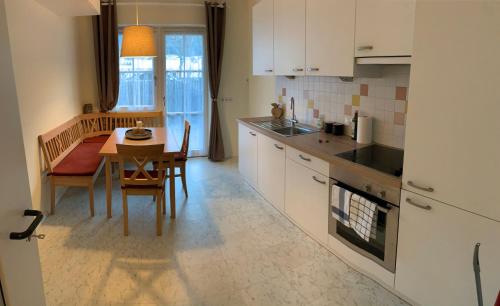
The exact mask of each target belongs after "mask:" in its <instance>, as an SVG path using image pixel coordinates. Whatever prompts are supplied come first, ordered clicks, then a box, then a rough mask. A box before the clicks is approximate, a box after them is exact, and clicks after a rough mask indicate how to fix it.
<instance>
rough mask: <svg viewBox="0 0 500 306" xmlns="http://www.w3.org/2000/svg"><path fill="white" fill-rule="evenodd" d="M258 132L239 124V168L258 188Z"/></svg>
mask: <svg viewBox="0 0 500 306" xmlns="http://www.w3.org/2000/svg"><path fill="white" fill-rule="evenodd" d="M258 135H259V134H258V133H257V132H256V131H254V130H252V129H250V128H248V127H247V126H246V125H244V124H241V123H240V124H238V139H239V140H238V151H239V160H238V168H239V170H240V173H241V175H242V176H243V177H244V178H245V179H246V180H247V182H248V183H249V184H250V185H252V187H253V188H256V189H257V188H258V184H257V166H258V160H257V153H258V152H257V144H258V142H257V137H258Z"/></svg>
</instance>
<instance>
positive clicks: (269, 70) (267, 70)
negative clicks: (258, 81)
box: [264, 69, 273, 72]
mask: <svg viewBox="0 0 500 306" xmlns="http://www.w3.org/2000/svg"><path fill="white" fill-rule="evenodd" d="M264 71H265V72H273V70H272V69H266V70H264Z"/></svg>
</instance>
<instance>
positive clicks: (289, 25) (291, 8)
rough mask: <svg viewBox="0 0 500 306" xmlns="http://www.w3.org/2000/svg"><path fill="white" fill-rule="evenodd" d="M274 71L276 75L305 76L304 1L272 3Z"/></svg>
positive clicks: (280, 0)
mask: <svg viewBox="0 0 500 306" xmlns="http://www.w3.org/2000/svg"><path fill="white" fill-rule="evenodd" d="M274 27H275V28H274V69H275V70H276V73H275V74H276V75H297V76H300V75H305V59H306V55H305V51H306V49H305V45H306V33H305V32H306V1H305V0H275V2H274Z"/></svg>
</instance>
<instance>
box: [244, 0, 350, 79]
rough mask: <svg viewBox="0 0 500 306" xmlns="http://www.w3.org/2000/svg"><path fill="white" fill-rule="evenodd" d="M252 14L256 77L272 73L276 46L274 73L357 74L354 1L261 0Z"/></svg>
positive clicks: (297, 74) (301, 74)
mask: <svg viewBox="0 0 500 306" xmlns="http://www.w3.org/2000/svg"><path fill="white" fill-rule="evenodd" d="M271 12H274V22H272V21H271V20H270V13H271ZM253 16H254V17H253V32H254V33H253V35H254V42H253V50H254V59H253V63H254V74H255V75H268V74H272V72H271V70H272V68H270V67H272V64H273V63H271V61H270V59H269V57H270V55H271V54H273V52H272V50H273V49H274V74H275V75H295V76H303V75H320V76H352V75H353V67H354V59H353V58H354V52H353V50H354V27H355V1H353V0H274V6H273V1H271V0H262V1H260V2H259V3H257V4H256V5H255V6H254V9H253ZM257 23H260V24H257ZM273 26H274V44H273V43H272V42H270V39H271V36H272V29H273Z"/></svg>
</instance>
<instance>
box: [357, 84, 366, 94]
mask: <svg viewBox="0 0 500 306" xmlns="http://www.w3.org/2000/svg"><path fill="white" fill-rule="evenodd" d="M359 94H360V95H361V96H365V97H366V96H368V84H361V85H359Z"/></svg>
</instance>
